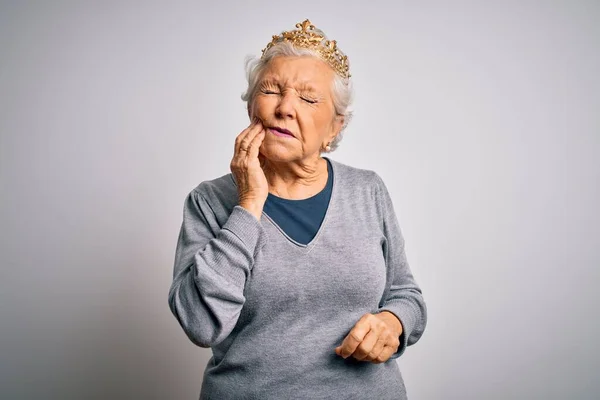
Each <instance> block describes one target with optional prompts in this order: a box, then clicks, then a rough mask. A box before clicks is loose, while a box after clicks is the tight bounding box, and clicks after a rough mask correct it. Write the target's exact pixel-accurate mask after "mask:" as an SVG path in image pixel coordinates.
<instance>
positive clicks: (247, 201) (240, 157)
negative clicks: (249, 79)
mask: <svg viewBox="0 0 600 400" xmlns="http://www.w3.org/2000/svg"><path fill="white" fill-rule="evenodd" d="M265 135H266V130H265V128H264V126H263V124H262V122H261V121H260V120H259V119H255V120H254V121H253V122H252V123H251V124H250V125H249V126H248V127H247V128H246V129H244V130H243V131H242V132H241V133H240V134H239V135H238V136H237V137H236V139H235V149H234V153H233V158H232V160H231V163H230V165H229V167H230V169H231V172H232V173H233V176H234V178H235V182H236V184H237V188H238V203H239V205H240V206H242V207H244V208H245V209H247V210H248V211H250V213H252V214H253V215H254V216H255V217H256V219H258V220H260V217H261V215H262V210H263V206H264V204H265V201H267V196H268V195H269V183H268V181H267V178H266V176H265V173H264V172H263V170H262V166H261V164H262V163H263V162H264V156H263V155H262V154H260V153H259V147H260V145H261V143H262V141H263V139H264V138H265Z"/></svg>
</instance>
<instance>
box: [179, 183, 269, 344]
mask: <svg viewBox="0 0 600 400" xmlns="http://www.w3.org/2000/svg"><path fill="white" fill-rule="evenodd" d="M263 244H264V231H263V227H262V225H261V224H260V221H259V220H258V219H257V218H256V217H255V216H254V215H252V214H251V213H250V212H249V211H248V210H246V209H245V208H243V207H241V206H239V205H236V206H235V207H234V208H233V211H232V212H231V214H230V216H229V219H228V220H227V222H226V223H225V224H224V225H223V227H222V228H219V226H218V223H217V221H216V218H215V216H214V213H213V211H212V209H211V208H210V206H209V204H208V203H207V202H206V200H205V199H204V197H203V196H202V195H201V194H200V193H199V192H197V191H196V189H195V190H193V191H192V192H191V193H190V194H189V195H188V196H187V198H186V200H185V203H184V207H183V222H182V224H181V230H180V232H179V238H178V241H177V248H176V251H175V264H174V270H173V283H172V284H171V288H170V290H169V307H170V308H171V311H172V312H173V315H175V318H177V320H178V321H179V324H180V325H181V327H182V328H183V330H184V331H185V333H186V334H187V336H188V337H189V338H190V340H191V341H192V342H194V343H195V344H197V345H198V346H201V347H210V346H213V345H215V344H218V343H220V342H221V341H222V340H224V339H225V338H226V337H227V336H228V335H229V333H230V332H231V331H232V330H233V328H234V327H235V324H236V323H237V320H238V317H239V315H240V311H241V309H242V306H243V305H244V302H245V297H244V294H243V292H244V286H245V283H246V278H247V277H248V275H249V273H250V270H251V269H252V265H253V264H254V259H255V257H256V254H257V253H258V251H259V250H260V247H262V245H263Z"/></svg>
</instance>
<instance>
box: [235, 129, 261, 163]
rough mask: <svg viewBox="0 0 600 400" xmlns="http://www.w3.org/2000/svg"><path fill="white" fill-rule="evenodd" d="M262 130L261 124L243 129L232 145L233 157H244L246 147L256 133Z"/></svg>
mask: <svg viewBox="0 0 600 400" xmlns="http://www.w3.org/2000/svg"><path fill="white" fill-rule="evenodd" d="M261 129H262V124H260V123H259V122H256V123H254V124H252V125H250V126H249V127H248V128H246V129H244V130H243V131H242V132H241V133H240V134H239V135H238V136H237V137H236V138H235V144H234V149H233V150H234V156H240V155H241V156H243V157H245V156H246V154H245V153H246V152H247V150H248V145H249V144H250V141H252V139H253V138H254V136H256V134H257V133H258V132H260V130H261Z"/></svg>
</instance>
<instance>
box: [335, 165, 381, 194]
mask: <svg viewBox="0 0 600 400" xmlns="http://www.w3.org/2000/svg"><path fill="white" fill-rule="evenodd" d="M330 161H331V162H332V165H333V166H334V175H335V172H338V174H337V175H338V177H339V178H340V180H339V183H340V186H344V187H346V188H349V189H352V190H353V191H356V190H361V189H363V190H365V189H366V190H368V191H369V192H371V193H372V194H373V195H374V196H376V195H377V194H378V192H380V191H381V189H382V186H384V187H385V185H384V183H383V180H382V179H381V176H380V175H379V174H378V173H377V172H375V171H374V170H372V169H367V168H359V167H355V166H352V165H349V164H346V163H342V162H340V161H335V160H332V159H330Z"/></svg>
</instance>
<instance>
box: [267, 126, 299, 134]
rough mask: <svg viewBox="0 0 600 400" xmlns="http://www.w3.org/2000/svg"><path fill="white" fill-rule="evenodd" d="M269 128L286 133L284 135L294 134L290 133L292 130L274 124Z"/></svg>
mask: <svg viewBox="0 0 600 400" xmlns="http://www.w3.org/2000/svg"><path fill="white" fill-rule="evenodd" d="M271 129H273V130H274V131H277V132H279V133H283V134H286V135H290V136H294V135H292V132H290V131H288V130H287V129H285V128H280V127H278V126H274V127H272V128H271Z"/></svg>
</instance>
